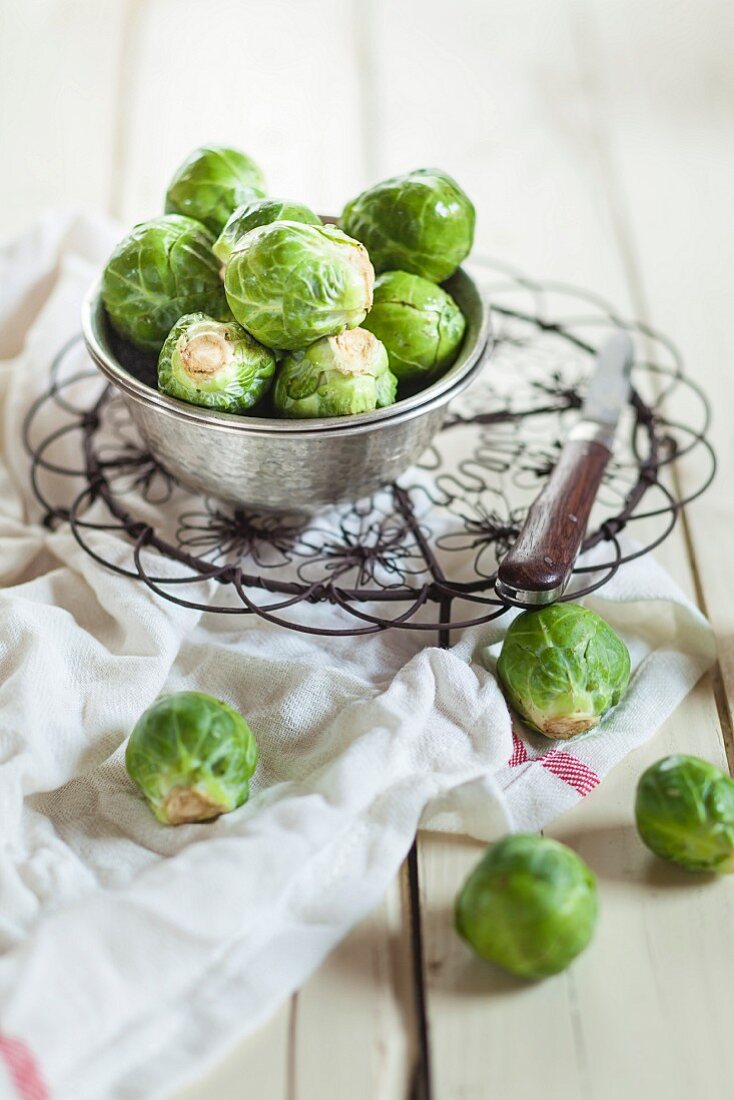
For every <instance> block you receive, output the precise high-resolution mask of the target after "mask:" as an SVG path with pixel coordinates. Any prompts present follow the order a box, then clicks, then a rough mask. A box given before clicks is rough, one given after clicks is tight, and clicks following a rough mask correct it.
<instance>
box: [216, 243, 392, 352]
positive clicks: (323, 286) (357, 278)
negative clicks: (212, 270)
mask: <svg viewBox="0 0 734 1100" xmlns="http://www.w3.org/2000/svg"><path fill="white" fill-rule="evenodd" d="M373 285H374V271H373V269H372V265H371V264H370V261H369V257H368V255H367V252H366V251H365V249H364V247H363V245H361V244H359V242H358V241H354V240H352V239H351V237H348V236H347V235H346V234H345V233H342V232H341V230H339V229H336V228H335V227H334V226H333V225H304V224H302V223H298V222H289V221H281V222H271V223H270V224H269V225H262V226H260V227H259V228H257V229H252V230H251V231H250V232H249V233H247V234H245V236H244V237H242V238H240V240H239V241H238V242H237V244H236V246H235V248H234V249H233V251H232V254H231V256H230V258H229V262H228V263H227V269H226V273H225V277H224V286H225V290H226V292H227V301H228V302H229V306H230V309H231V310H232V313H233V315H234V317H235V318H236V320H238V321H239V322H240V324H241V325H243V326H244V328H246V329H247V331H248V332H251V333H252V335H253V336H254V337H255V339H256V340H259V341H260V343H261V344H265V346H266V347H269V348H278V349H281V350H284V351H295V350H297V349H299V348H303V347H305V346H306V345H307V344H312V343H313V342H314V341H316V340H319V339H320V338H321V337H322V336H335V335H336V334H337V333H339V332H341V331H343V329H345V328H356V327H357V325H359V324H360V323H361V322H362V321H363V320H364V317H365V315H366V313H367V310H368V309H369V308H370V306H371V305H372V288H373Z"/></svg>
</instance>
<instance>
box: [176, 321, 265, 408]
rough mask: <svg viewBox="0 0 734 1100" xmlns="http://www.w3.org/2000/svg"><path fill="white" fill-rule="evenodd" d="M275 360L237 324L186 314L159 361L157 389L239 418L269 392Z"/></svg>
mask: <svg viewBox="0 0 734 1100" xmlns="http://www.w3.org/2000/svg"><path fill="white" fill-rule="evenodd" d="M274 372H275V357H274V356H273V353H272V351H270V349H269V348H264V347H263V346H262V344H258V343H257V341H256V340H253V338H252V337H251V336H250V334H249V332H245V330H244V329H243V328H242V326H241V325H238V324H237V322H236V321H215V320H213V319H212V318H211V317H207V316H206V314H205V313H188V314H187V315H186V316H185V317H181V318H180V320H178V321H177V322H176V324H175V325H174V326H173V328H172V329H171V331H170V333H169V335H168V338H167V340H166V342H165V344H164V345H163V347H162V349H161V354H160V356H159V358H158V389H159V390H162V391H163V393H167V394H170V396H171V397H177V398H178V399H179V401H189V402H191V404H192V405H204V406H206V408H208V409H219V410H220V411H221V412H231V413H243V412H246V411H247V409H250V408H252V406H253V405H254V404H255V403H256V402H257V401H259V400H260V398H261V397H262V396H263V394H265V393H267V391H268V390H269V389H270V383H271V382H272V378H273V373H274Z"/></svg>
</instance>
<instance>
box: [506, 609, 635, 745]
mask: <svg viewBox="0 0 734 1100" xmlns="http://www.w3.org/2000/svg"><path fill="white" fill-rule="evenodd" d="M497 674H498V676H499V678H500V680H501V682H502V685H503V687H504V689H505V693H506V695H507V698H508V700H509V702H510V703H511V704H512V706H513V707H514V708H515V710H516V711H517V712H518V714H520V715H521V716H522V717H523V718H524V719H525V721H526V722H527V723H528V725H529V726H531V727H532V729H535V730H537V731H538V732H539V733H544V734H545V735H546V737H554V738H561V739H563V738H567V737H573V736H574V734H577V733H583V731H584V730H588V729H591V727H592V726H595V725H597V723H598V722H599V721H600V719H601V718H602V716H603V715H604V714H606V712H607V711H608V710H609V709H610V708H611V707H614V706H616V705H617V703H618V702H619V700H620V699H621V698H622V696H623V695H624V692H625V689H626V687H627V683H628V681H629V675H630V656H629V652H628V650H627V647H626V645H625V644H624V642H623V641H622V640H621V638H619V637H618V635H617V634H615V633H614V631H613V630H612V628H611V627H610V626H609V625H608V623H605V622H604V620H603V619H602V618H601V617H600V616H599V615H595V614H594V612H593V611H589V610H588V609H587V608H585V607H580V606H579V604H574V603H561V604H553V605H552V606H551V607H544V608H541V610H540V611H524V612H523V613H522V615H518V617H517V618H516V619H515V621H514V622H513V623H512V625H511V627H510V629H509V630H508V631H507V634H506V636H505V640H504V643H503V645H502V652H501V653H500V656H499V660H498V662H497Z"/></svg>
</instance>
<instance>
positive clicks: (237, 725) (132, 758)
mask: <svg viewBox="0 0 734 1100" xmlns="http://www.w3.org/2000/svg"><path fill="white" fill-rule="evenodd" d="M257 759H258V750H257V742H256V741H255V736H254V734H253V732H252V730H251V729H250V727H249V726H248V724H247V722H246V721H245V719H244V718H243V717H242V715H241V714H239V713H238V712H237V711H236V710H233V708H232V707H230V706H228V705H227V703H223V702H221V701H220V700H219V699H215V698H213V696H211V695H205V694H204V693H203V692H200V691H182V692H178V693H177V694H175V695H165V696H163V697H162V698H160V699H159V700H158V701H157V702H155V703H154V704H153V706H151V707H149V708H148V710H146V711H145V713H144V714H143V715H142V716H141V717H140V718H139V720H138V722H137V724H136V726H135V728H134V730H133V731H132V734H131V735H130V740H129V741H128V745H127V751H126V754H125V763H126V766H127V770H128V774H129V775H130V778H131V779H132V780H133V782H134V783H136V784H137V786H138V787H139V788H140V790H141V791H142V793H143V795H144V796H145V798H146V800H147V802H148V805H149V806H150V808H151V810H152V811H153V813H154V814H155V816H156V817H157V818H158V820H159V821H160V822H162V823H163V824H164V825H180V824H183V823H185V822H193V821H207V820H209V819H211V818H213V817H218V816H219V815H220V814H223V813H228V812H229V811H230V810H234V809H236V807H237V806H241V805H242V804H243V802H246V801H247V798H248V795H249V791H250V785H249V784H250V778H251V777H252V775H253V773H254V771H255V768H256V766H257Z"/></svg>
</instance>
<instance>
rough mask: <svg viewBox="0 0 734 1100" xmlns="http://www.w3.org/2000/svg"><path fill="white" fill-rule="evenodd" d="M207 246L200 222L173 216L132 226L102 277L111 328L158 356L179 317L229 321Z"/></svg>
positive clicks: (209, 237) (209, 243)
mask: <svg viewBox="0 0 734 1100" xmlns="http://www.w3.org/2000/svg"><path fill="white" fill-rule="evenodd" d="M213 243H214V238H213V237H212V235H211V233H209V231H208V230H207V229H205V228H204V226H203V225H201V223H200V222H197V221H194V220H193V219H192V218H184V217H180V216H179V215H178V214H167V215H165V216H164V217H161V218H154V219H153V220H152V221H149V222H141V223H140V225H136V226H134V227H133V229H131V230H130V232H129V233H128V235H127V236H126V237H124V238H123V239H122V240H121V241H120V243H119V244H118V245H117V247H116V248H115V250H114V252H113V253H112V255H111V256H110V258H109V260H108V261H107V266H106V267H105V269H104V274H103V275H102V300H103V302H104V304H105V309H106V310H107V315H108V316H109V319H110V321H111V323H112V326H113V328H114V329H116V331H117V332H119V333H120V335H121V336H124V337H125V338H126V339H128V340H130V342H131V343H133V344H135V346H136V347H139V348H143V349H144V350H145V351H154V352H158V351H160V349H161V347H162V345H163V341H164V340H165V338H166V336H167V335H168V333H169V332H170V331H171V328H172V326H173V325H174V324H175V322H176V321H177V320H178V319H179V317H181V316H182V315H183V314H184V313H193V312H196V311H198V310H200V311H202V312H203V313H208V314H211V315H212V316H213V317H227V316H229V309H228V307H227V301H226V298H225V296H224V291H223V289H222V281H221V279H220V277H219V264H218V263H217V259H216V256H215V255H214V253H213V252H212V244H213Z"/></svg>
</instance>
